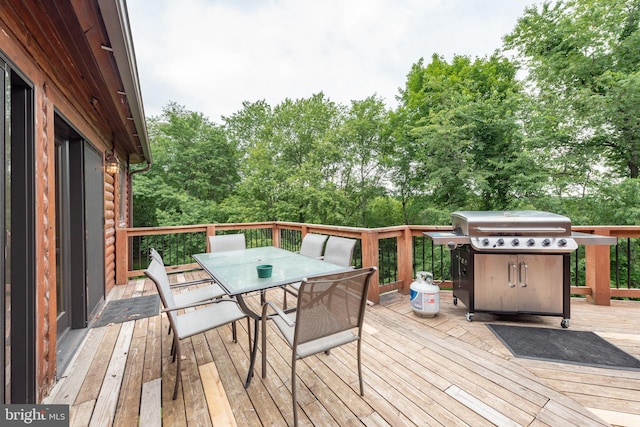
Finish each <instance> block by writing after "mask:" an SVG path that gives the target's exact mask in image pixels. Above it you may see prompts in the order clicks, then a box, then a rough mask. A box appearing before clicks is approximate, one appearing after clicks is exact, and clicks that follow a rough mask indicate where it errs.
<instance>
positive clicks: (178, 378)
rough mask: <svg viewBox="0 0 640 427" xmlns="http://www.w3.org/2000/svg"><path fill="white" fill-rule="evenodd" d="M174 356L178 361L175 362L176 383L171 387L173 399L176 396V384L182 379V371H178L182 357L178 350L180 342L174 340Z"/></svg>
mask: <svg viewBox="0 0 640 427" xmlns="http://www.w3.org/2000/svg"><path fill="white" fill-rule="evenodd" d="M175 344H176V357H177V358H178V363H176V385H175V386H174V388H173V400H176V399H177V398H178V385H179V383H180V381H182V372H181V371H180V361H181V359H182V354H181V351H180V342H176V343H175Z"/></svg>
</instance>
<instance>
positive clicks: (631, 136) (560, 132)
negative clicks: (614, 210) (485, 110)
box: [505, 0, 640, 185]
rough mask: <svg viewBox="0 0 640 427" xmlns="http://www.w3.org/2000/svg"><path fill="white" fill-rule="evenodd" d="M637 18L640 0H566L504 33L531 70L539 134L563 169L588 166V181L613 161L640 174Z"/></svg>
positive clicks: (619, 169) (534, 9)
mask: <svg viewBox="0 0 640 427" xmlns="http://www.w3.org/2000/svg"><path fill="white" fill-rule="evenodd" d="M639 24H640V0H567V1H558V2H555V3H554V4H550V3H544V4H543V5H541V6H540V7H538V6H531V7H529V8H527V9H526V10H525V13H524V16H523V17H521V18H520V19H519V20H518V23H517V25H516V27H515V29H514V30H513V32H512V33H511V34H509V35H507V36H506V37H505V48H506V49H511V50H514V51H515V52H516V53H517V54H518V58H519V59H520V60H521V61H522V62H523V63H524V65H525V66H526V69H527V70H528V72H529V76H528V77H529V82H530V85H531V92H532V93H533V94H534V95H535V96H536V97H537V100H538V103H537V108H536V109H535V111H534V112H535V114H536V117H534V120H533V123H534V124H537V127H535V130H536V133H535V136H536V138H538V139H539V140H540V143H539V146H546V147H548V148H547V152H548V153H549V155H550V157H552V158H556V159H558V161H556V162H555V165H556V173H557V174H558V175H560V174H563V173H566V174H568V175H572V174H574V173H577V172H579V171H580V170H581V169H582V170H585V171H586V175H583V176H582V177H580V178H579V180H580V181H582V185H586V184H588V180H589V179H591V177H593V176H595V175H597V174H598V170H599V169H600V170H601V169H602V166H608V167H609V172H610V173H612V174H614V175H615V176H618V177H625V176H626V177H630V178H638V174H639V162H640V158H639V156H640V154H639V149H640V120H639V117H640V26H639ZM598 155H599V157H596V156H598ZM565 176H566V175H565Z"/></svg>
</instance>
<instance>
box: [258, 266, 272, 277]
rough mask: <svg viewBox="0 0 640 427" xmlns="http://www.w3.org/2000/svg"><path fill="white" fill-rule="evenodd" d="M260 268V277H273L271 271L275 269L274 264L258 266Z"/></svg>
mask: <svg viewBox="0 0 640 427" xmlns="http://www.w3.org/2000/svg"><path fill="white" fill-rule="evenodd" d="M256 268H257V270H258V277H259V278H261V279H266V278H267V277H271V271H272V269H273V266H272V265H269V264H264V265H259V266H258V267H256Z"/></svg>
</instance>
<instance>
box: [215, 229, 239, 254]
mask: <svg viewBox="0 0 640 427" xmlns="http://www.w3.org/2000/svg"><path fill="white" fill-rule="evenodd" d="M246 248H247V243H246V241H245V238H244V234H242V233H238V234H219V235H217V236H209V252H226V251H237V250H241V249H246Z"/></svg>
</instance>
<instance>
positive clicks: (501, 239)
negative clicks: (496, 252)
mask: <svg viewBox="0 0 640 427" xmlns="http://www.w3.org/2000/svg"><path fill="white" fill-rule="evenodd" d="M498 246H504V239H503V238H502V237H501V238H499V239H498Z"/></svg>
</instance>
